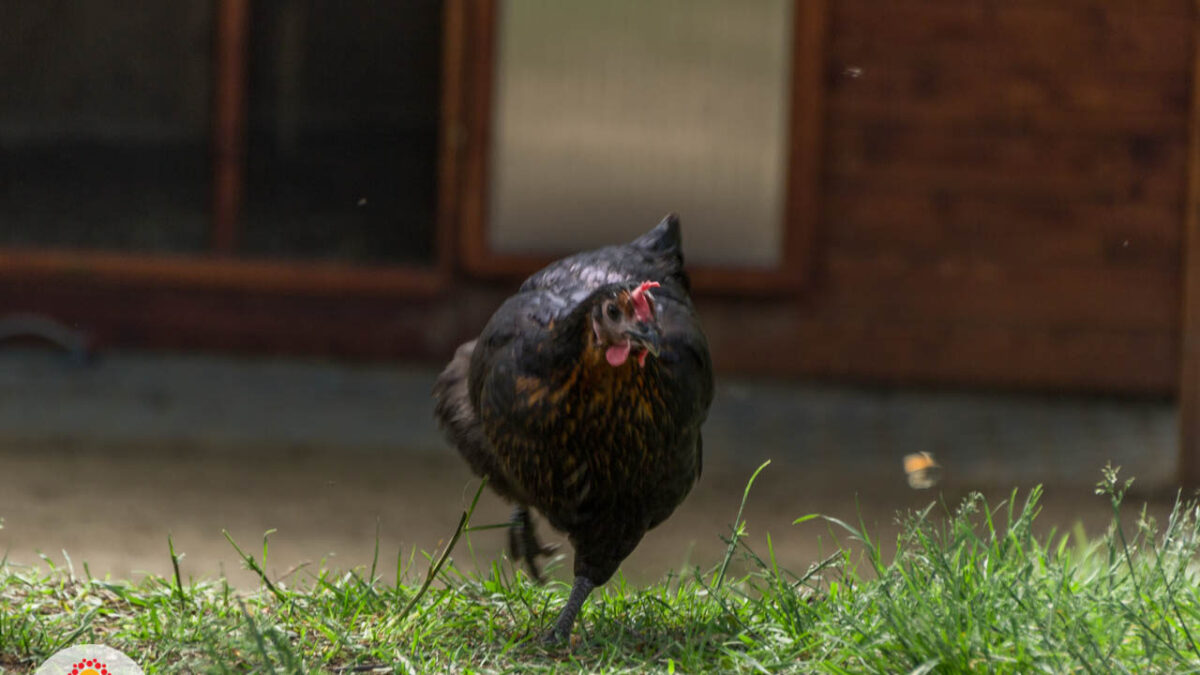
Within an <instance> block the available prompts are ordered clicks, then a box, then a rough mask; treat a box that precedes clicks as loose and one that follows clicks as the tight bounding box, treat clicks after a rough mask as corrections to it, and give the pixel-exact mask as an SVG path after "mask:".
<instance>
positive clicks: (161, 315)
mask: <svg viewBox="0 0 1200 675" xmlns="http://www.w3.org/2000/svg"><path fill="white" fill-rule="evenodd" d="M809 1H810V0H797V2H809ZM812 1H816V0H812ZM825 2H826V5H827V11H826V17H825V18H826V20H827V22H828V25H827V32H826V34H825V41H824V44H825V50H824V60H825V71H826V73H827V77H826V81H825V86H824V88H823V91H822V95H823V101H822V102H821V104H820V107H821V112H822V114H823V131H822V134H821V138H820V148H821V149H820V158H819V163H820V165H821V167H822V178H821V180H822V185H821V189H820V192H819V194H820V199H821V205H820V214H821V216H820V219H819V222H817V223H816V225H815V239H816V240H815V242H814V244H813V246H812V249H813V261H812V262H813V265H812V267H813V272H812V274H811V278H810V279H808V283H807V286H806V289H805V291H804V292H803V293H802V294H801V295H799V296H787V295H786V294H785V295H783V296H782V297H781V296H780V295H778V294H777V295H775V296H774V297H763V298H762V299H748V298H738V297H732V298H731V297H721V296H719V295H713V296H705V297H701V298H699V304H700V309H701V312H702V318H703V319H704V322H705V325H706V327H707V329H708V331H709V335H710V339H711V341H712V344H713V348H714V356H715V359H716V361H717V364H718V366H719V367H720V368H722V370H723V371H724V372H734V371H737V372H743V373H763V374H769V375H775V376H799V377H806V378H828V379H837V380H841V381H847V380H850V381H863V382H897V383H901V382H902V383H934V384H951V385H960V384H961V385H972V386H985V387H986V386H1000V387H1010V386H1016V387H1032V388H1041V389H1073V390H1091V391H1109V392H1134V393H1150V394H1156V395H1162V394H1170V393H1173V392H1174V391H1175V390H1176V386H1177V384H1176V383H1177V380H1178V376H1179V361H1180V359H1179V348H1180V339H1179V330H1180V314H1181V311H1180V309H1181V303H1182V298H1181V292H1182V291H1181V287H1182V273H1181V259H1182V232H1183V226H1184V200H1185V187H1186V184H1187V180H1188V174H1189V166H1188V129H1189V124H1190V122H1189V120H1190V116H1191V114H1192V112H1191V109H1192V105H1191V96H1192V76H1193V70H1194V64H1193V30H1194V27H1195V21H1196V16H1195V12H1194V8H1193V5H1192V0H825ZM448 63H449V64H450V65H454V62H453V61H450V62H448ZM448 72H456V71H454V70H453V69H451V70H450V71H448ZM444 84H446V85H447V86H448V87H449V89H448V90H450V91H453V90H454V87H453V86H451V85H453V83H452V82H446V83H444ZM467 103H469V102H467ZM460 140H461V139H460ZM455 142H458V141H457V140H456V141H455ZM452 173H453V171H450V172H449V173H446V174H443V177H444V178H445V177H446V176H450V175H451V174H452ZM451 178H452V176H451ZM443 182H444V183H446V181H443ZM450 182H453V181H450ZM476 197H477V195H476ZM459 199H460V200H461V199H463V197H462V196H461V195H460V196H459ZM457 203H459V202H455V201H454V200H453V199H451V200H450V201H448V202H447V204H449V205H450V206H449V207H447V208H448V210H447V214H449V216H448V217H449V218H450V220H449V222H450V224H451V225H453V224H454V221H453V217H452V216H453V212H454V211H455V209H454V208H453V207H454V206H455V205H456V204H457ZM647 225H650V223H647ZM686 226H687V221H686V219H685V221H684V227H685V236H686ZM446 236H448V237H449V236H453V228H450V229H448V230H447V231H446ZM443 243H447V241H446V240H443ZM446 249H447V250H453V247H450V246H447V247H446ZM3 262H4V261H3V259H0V263H3ZM4 267H5V265H4V264H0V309H7V310H10V311H41V312H46V313H50V314H52V315H54V316H56V317H58V318H60V319H62V320H63V321H65V322H67V323H69V324H71V325H78V326H79V327H81V328H84V329H88V330H91V331H92V332H93V333H94V334H95V335H96V336H97V339H98V340H99V342H100V343H101V344H109V345H115V346H131V347H163V346H166V347H176V348H178V347H189V348H216V349H225V350H238V351H260V352H261V351H268V352H290V353H320V354H327V355H340V356H345V355H354V356H365V357H371V358H388V359H396V358H409V359H430V360H434V361H436V360H441V359H443V358H445V357H447V356H448V355H449V354H451V353H452V352H453V349H454V347H455V346H456V344H457V343H458V342H459V341H461V340H463V339H467V338H469V337H471V336H472V335H474V334H476V333H477V332H478V330H479V328H480V327H481V326H482V324H483V322H484V321H485V320H486V318H487V316H488V314H490V312H491V311H492V309H494V307H495V306H496V305H497V304H498V303H499V301H500V300H501V299H502V298H503V297H504V295H506V294H507V293H510V292H511V291H512V290H513V289H514V288H515V283H507V282H503V283H496V282H488V281H482V280H478V279H473V278H471V277H470V276H469V275H466V274H464V273H463V272H462V271H461V269H459V270H455V271H453V272H451V269H450V268H451V265H450V264H449V263H447V267H446V268H445V272H446V273H447V274H446V275H445V277H441V276H439V277H438V278H437V281H438V284H437V288H436V289H434V288H424V290H422V292H421V293H419V294H417V295H413V296H408V295H404V294H391V293H389V292H388V291H387V290H386V289H382V290H381V289H376V288H374V287H369V285H368V286H364V288H365V289H366V290H365V291H363V292H361V293H356V292H355V291H354V290H353V289H350V290H347V291H346V292H344V293H341V292H324V293H310V291H311V289H307V290H306V288H307V287H300V286H297V287H296V288H295V289H293V291H291V292H287V291H279V290H278V289H274V290H272V289H259V290H258V291H257V292H256V293H253V294H247V293H236V292H235V291H236V288H234V287H233V286H236V284H233V285H232V286H231V287H229V288H226V287H224V286H221V285H216V286H214V285H213V284H209V285H208V287H197V286H195V285H189V283H188V281H187V278H186V276H185V277H181V278H180V280H179V281H178V282H177V283H175V284H171V283H170V282H169V281H165V280H164V279H165V277H160V276H157V275H148V276H144V277H137V279H136V280H135V281H129V280H128V279H126V280H124V281H122V280H121V275H110V276H112V277H114V278H116V280H115V281H113V280H112V279H109V280H107V281H106V280H105V279H103V278H92V277H91V276H88V274H87V273H85V272H80V269H81V268H80V266H79V265H77V264H76V263H74V262H72V263H71V264H69V265H68V266H67V268H64V269H66V270H67V271H66V272H63V271H61V270H60V271H59V272H52V271H51V272H46V273H45V274H42V275H40V276H37V275H32V274H31V273H30V272H29V271H28V269H27V270H26V271H25V272H22V273H21V274H12V273H9V274H5V269H4ZM55 269H58V268H55ZM439 269H441V268H439ZM168 276H169V275H168ZM222 278H223V277H222ZM443 281H444V282H445V284H444V285H443V283H442V282H443ZM156 316H157V317H158V318H157V319H156V318H155V317H156Z"/></svg>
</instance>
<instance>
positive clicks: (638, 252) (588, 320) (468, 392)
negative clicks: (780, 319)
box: [434, 214, 713, 640]
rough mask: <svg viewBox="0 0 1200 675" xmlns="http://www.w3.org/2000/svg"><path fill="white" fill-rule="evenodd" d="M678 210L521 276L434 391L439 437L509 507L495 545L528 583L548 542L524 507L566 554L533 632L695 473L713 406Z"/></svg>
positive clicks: (562, 621) (559, 624)
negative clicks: (563, 579)
mask: <svg viewBox="0 0 1200 675" xmlns="http://www.w3.org/2000/svg"><path fill="white" fill-rule="evenodd" d="M688 292H689V282H688V277H687V275H686V273H685V272H684V270H683V253H682V251H681V249H680V235H679V219H678V217H676V216H675V215H674V214H671V215H669V216H667V217H666V218H664V219H663V221H662V222H661V223H659V224H658V226H657V227H655V228H654V229H653V230H651V231H650V232H648V233H646V234H644V235H642V236H641V237H639V238H638V239H635V240H634V241H633V242H631V243H629V244H626V245H624V246H609V247H606V248H601V249H597V250H595V251H588V252H585V253H579V254H577V255H573V256H571V257H569V258H565V259H563V260H560V261H558V262H556V263H553V264H551V265H550V266H548V267H546V268H545V269H543V270H541V271H540V272H538V273H536V274H534V275H533V276H531V277H530V278H529V279H527V280H526V281H525V283H524V284H522V285H521V288H520V290H519V291H518V292H517V294H516V295H514V296H512V297H510V298H509V299H508V300H507V301H505V302H504V304H503V305H501V306H500V309H498V310H496V313H495V314H494V315H492V318H491V320H490V321H488V323H487V326H485V327H484V329H483V333H482V334H480V336H479V338H478V339H476V340H473V341H471V342H468V343H466V344H464V345H462V346H461V347H459V348H458V351H457V353H456V354H455V355H454V358H453V359H452V360H451V361H450V364H449V365H447V366H446V369H445V370H444V371H443V372H442V374H441V376H440V377H438V380H437V384H436V385H435V386H434V396H435V398H436V399H437V405H436V415H437V418H438V420H439V421H440V423H441V425H442V427H443V429H444V430H445V431H446V435H447V437H448V438H449V439H450V441H451V443H453V444H454V445H455V447H457V448H458V451H459V452H460V453H461V454H462V456H463V457H464V458H465V459H466V460H467V463H468V464H470V466H471V469H472V471H474V472H475V473H476V474H478V475H480V476H486V477H487V479H488V485H490V486H491V487H492V489H494V490H495V491H496V492H497V493H498V494H500V495H501V496H502V497H504V498H505V499H507V500H509V501H512V502H514V503H515V504H516V510H515V511H514V513H513V518H512V523H511V525H510V527H509V548H510V551H511V553H512V556H513V558H514V559H517V560H523V561H524V562H525V563H526V564H527V565H528V567H529V571H530V573H531V574H532V576H533V577H534V578H535V579H538V578H540V572H539V570H538V564H537V559H538V557H539V556H543V555H548V554H549V553H550V552H551V550H552V549H550V548H548V547H546V546H543V545H542V544H541V543H540V542H539V541H538V539H537V537H536V535H535V533H534V530H533V524H532V521H531V520H530V517H529V508H530V507H534V508H536V509H537V510H539V511H541V512H542V514H543V515H544V516H545V517H546V519H547V520H549V521H550V524H551V525H552V526H554V527H555V528H556V529H559V530H562V531H563V532H566V533H567V535H568V537H569V538H570V541H571V544H572V546H574V548H575V584H574V587H573V588H572V589H571V596H570V599H568V601H567V604H566V606H565V607H563V610H562V613H561V614H559V616H558V620H557V621H556V622H555V624H554V629H553V631H552V632H551V633H550V634H549V635H548V636H547V639H548V640H560V639H563V638H566V637H567V636H568V635H570V632H571V628H572V627H573V626H574V624H575V617H576V615H577V614H578V613H579V609H580V608H581V607H582V606H583V602H584V600H586V599H587V596H588V594H589V593H591V591H592V589H593V588H594V587H595V586H597V585H599V584H603V583H604V582H606V581H608V579H609V577H611V576H612V575H613V573H614V572H616V570H617V567H618V566H619V565H620V564H621V561H622V560H624V559H625V558H626V556H628V555H629V554H630V553H631V552H632V551H633V549H634V548H635V547H636V546H637V544H638V542H639V541H641V539H642V536H643V535H645V534H646V531H647V530H649V529H651V528H653V527H655V526H656V525H658V524H659V523H661V522H662V521H663V520H665V519H666V518H667V516H669V515H671V513H672V512H673V511H674V510H675V507H677V506H678V505H679V504H680V502H682V501H683V498H684V497H685V496H686V495H687V493H688V491H689V490H691V487H692V484H693V483H695V482H696V480H697V479H698V478H699V477H700V469H701V439H700V425H701V424H703V422H704V419H705V417H706V416H707V414H708V406H709V404H710V403H711V402H712V395H713V381H712V362H711V360H710V357H709V353H708V341H707V340H706V339H705V337H704V333H703V332H702V331H701V329H700V322H699V321H698V320H697V318H696V313H695V311H694V310H693V308H692V302H691V299H690V298H689V296H688Z"/></svg>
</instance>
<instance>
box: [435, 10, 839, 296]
mask: <svg viewBox="0 0 1200 675" xmlns="http://www.w3.org/2000/svg"><path fill="white" fill-rule="evenodd" d="M497 1H502V0H477V1H476V0H450V4H452V5H456V6H457V7H456V10H455V11H457V12H461V13H462V15H463V17H464V25H463V26H462V27H461V28H462V30H463V36H462V37H463V40H462V42H463V43H464V44H466V45H469V46H470V52H469V53H468V54H466V55H465V64H464V65H465V68H464V70H463V71H462V76H463V78H464V80H463V82H462V85H461V86H462V90H463V95H464V96H466V97H467V99H466V100H468V101H469V103H470V104H469V105H464V106H463V107H462V108H461V112H462V114H463V116H462V117H461V118H459V119H456V120H455V121H454V122H455V128H456V129H459V130H461V132H462V136H463V140H462V143H463V146H464V147H463V175H462V177H461V180H462V182H461V184H460V186H459V188H460V194H461V209H462V211H461V214H460V218H459V221H458V230H459V241H458V255H459V257H460V259H461V261H462V264H463V266H464V269H465V271H466V272H468V273H470V274H473V275H476V276H479V277H483V278H488V279H506V280H511V279H518V278H522V277H524V276H526V275H528V274H530V273H532V272H534V271H535V270H537V269H539V268H541V267H543V266H545V265H546V264H548V263H549V262H551V261H552V260H554V259H555V257H556V256H548V255H524V254H510V253H500V252H497V251H494V250H492V249H491V248H490V247H489V245H488V236H487V230H488V223H487V205H488V184H489V181H488V165H489V151H490V147H491V138H490V136H491V124H492V112H493V100H494V99H493V81H494V76H495V47H496V35H495V32H496V3H497ZM792 16H793V33H792V35H793V38H792V40H793V45H792V77H791V81H792V91H791V93H790V96H789V100H790V107H791V109H790V111H789V113H788V115H789V120H788V128H789V134H788V135H789V138H788V156H787V174H786V177H785V179H784V180H785V190H786V196H785V202H784V204H785V208H784V218H783V228H784V240H783V250H782V254H783V256H782V260H781V262H780V264H779V265H778V266H777V267H773V268H768V269H764V268H761V267H736V266H721V265H697V266H692V267H690V269H689V272H690V274H691V277H692V281H693V285H694V286H695V288H696V289H697V290H698V291H701V292H706V293H710V294H730V293H732V294H754V295H774V294H780V293H785V294H786V293H794V292H797V291H800V290H802V289H804V288H805V287H806V286H807V285H808V284H809V281H810V279H811V277H812V269H813V264H812V261H813V257H814V256H813V247H814V240H815V236H814V235H815V232H816V227H817V222H818V219H819V217H820V204H819V195H820V184H821V127H822V111H823V105H822V101H823V95H822V94H823V89H824V86H823V85H824V40H825V32H826V16H827V14H826V0H794V9H793V12H792ZM447 84H449V83H447ZM562 253H564V254H565V253H568V251H563V252H562Z"/></svg>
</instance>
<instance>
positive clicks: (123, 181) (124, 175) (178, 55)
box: [0, 0, 212, 251]
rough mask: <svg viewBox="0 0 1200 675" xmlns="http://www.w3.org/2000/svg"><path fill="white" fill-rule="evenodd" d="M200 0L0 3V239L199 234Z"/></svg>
mask: <svg viewBox="0 0 1200 675" xmlns="http://www.w3.org/2000/svg"><path fill="white" fill-rule="evenodd" d="M211 30H212V4H211V2H210V1H209V0H177V1H175V2H169V3H144V4H140V5H138V7H137V9H136V11H134V10H132V9H131V8H130V7H129V6H128V5H127V4H126V3H123V2H119V1H118V0H74V1H68V2H5V3H3V4H2V5H0V82H4V95H3V96H0V245H31V246H42V247H50V246H54V247H70V248H107V249H126V250H151V251H195V250H197V249H202V248H206V247H207V246H208V187H209V169H208V167H209V163H208V145H207V143H208V127H209V92H210V80H211V77H210V72H211V71H210V65H209V64H210V61H211V44H212V40H211Z"/></svg>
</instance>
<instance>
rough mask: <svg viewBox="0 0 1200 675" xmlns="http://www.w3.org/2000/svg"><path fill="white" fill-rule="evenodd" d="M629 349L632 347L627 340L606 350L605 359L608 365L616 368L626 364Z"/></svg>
mask: <svg viewBox="0 0 1200 675" xmlns="http://www.w3.org/2000/svg"><path fill="white" fill-rule="evenodd" d="M629 348H630V345H629V341H628V340H627V341H625V342H622V343H621V344H619V345H613V346H611V347H609V348H608V349H606V350H604V358H605V359H607V360H608V365H610V366H613V367H616V366H619V365H621V364H622V363H625V360H626V359H628V358H629Z"/></svg>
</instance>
